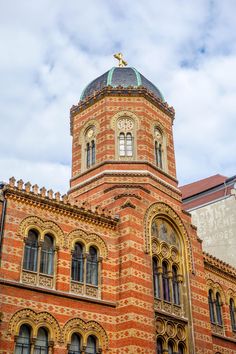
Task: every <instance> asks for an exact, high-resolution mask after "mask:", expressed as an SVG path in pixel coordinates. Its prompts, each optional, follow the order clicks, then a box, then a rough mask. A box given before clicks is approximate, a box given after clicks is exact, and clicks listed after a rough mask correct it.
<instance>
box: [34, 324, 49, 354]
mask: <svg viewBox="0 0 236 354" xmlns="http://www.w3.org/2000/svg"><path fill="white" fill-rule="evenodd" d="M48 349H49V348H48V332H47V331H46V329H44V328H39V330H38V335H37V339H36V342H35V346H34V354H48Z"/></svg>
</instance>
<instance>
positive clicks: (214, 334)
mask: <svg viewBox="0 0 236 354" xmlns="http://www.w3.org/2000/svg"><path fill="white" fill-rule="evenodd" d="M212 337H216V338H218V339H222V340H226V341H227V342H231V343H236V339H234V338H230V337H225V336H222V335H221V334H217V333H212Z"/></svg>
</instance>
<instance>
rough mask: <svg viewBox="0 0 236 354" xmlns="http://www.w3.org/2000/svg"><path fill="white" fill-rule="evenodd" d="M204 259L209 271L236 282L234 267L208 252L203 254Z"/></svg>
mask: <svg viewBox="0 0 236 354" xmlns="http://www.w3.org/2000/svg"><path fill="white" fill-rule="evenodd" d="M203 259H204V263H205V265H206V267H207V268H208V269H210V270H212V271H214V272H215V273H218V274H220V275H222V274H224V276H225V277H226V276H227V277H231V278H234V280H235V281H236V269H235V268H234V267H232V266H231V265H229V264H228V263H226V262H223V261H221V260H220V259H218V258H216V257H214V256H211V255H210V254H209V253H206V252H203Z"/></svg>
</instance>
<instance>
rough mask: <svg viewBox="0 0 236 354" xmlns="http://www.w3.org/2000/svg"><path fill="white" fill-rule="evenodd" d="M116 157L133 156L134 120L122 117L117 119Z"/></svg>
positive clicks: (127, 158) (126, 158)
mask: <svg viewBox="0 0 236 354" xmlns="http://www.w3.org/2000/svg"><path fill="white" fill-rule="evenodd" d="M117 134H118V158H119V159H124V160H130V159H133V158H134V121H133V119H131V118H129V117H122V118H120V119H119V120H118V121H117Z"/></svg>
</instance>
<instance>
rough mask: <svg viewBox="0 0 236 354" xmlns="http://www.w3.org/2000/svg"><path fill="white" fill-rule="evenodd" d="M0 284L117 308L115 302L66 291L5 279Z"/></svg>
mask: <svg viewBox="0 0 236 354" xmlns="http://www.w3.org/2000/svg"><path fill="white" fill-rule="evenodd" d="M0 284H2V285H6V286H10V287H14V288H19V289H26V290H29V291H33V292H39V293H43V294H48V295H53V296H58V297H64V298H67V299H73V300H77V301H85V302H92V303H94V304H99V305H104V306H108V307H116V302H113V301H106V300H100V299H95V298H93V297H89V296H81V295H73V294H71V293H67V292H64V291H60V290H52V289H47V288H40V287H38V286H34V287H32V286H30V285H26V284H22V283H19V282H14V281H10V280H5V279H0Z"/></svg>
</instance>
